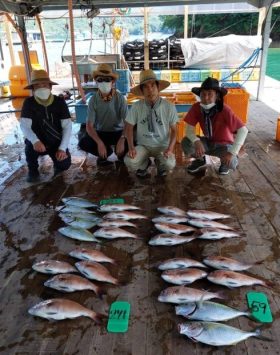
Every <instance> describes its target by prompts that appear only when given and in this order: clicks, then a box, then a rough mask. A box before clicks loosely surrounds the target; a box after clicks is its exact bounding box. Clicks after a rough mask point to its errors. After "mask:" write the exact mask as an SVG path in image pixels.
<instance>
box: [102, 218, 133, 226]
mask: <svg viewBox="0 0 280 355" xmlns="http://www.w3.org/2000/svg"><path fill="white" fill-rule="evenodd" d="M98 227H133V228H136V227H137V226H136V224H134V223H131V222H129V221H126V220H124V219H107V220H106V221H102V222H101V221H100V223H98Z"/></svg>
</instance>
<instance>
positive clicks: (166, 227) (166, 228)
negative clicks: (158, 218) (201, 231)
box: [155, 223, 196, 234]
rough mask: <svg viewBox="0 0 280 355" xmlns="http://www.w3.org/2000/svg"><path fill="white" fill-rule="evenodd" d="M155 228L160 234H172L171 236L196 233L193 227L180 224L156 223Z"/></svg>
mask: <svg viewBox="0 0 280 355" xmlns="http://www.w3.org/2000/svg"><path fill="white" fill-rule="evenodd" d="M155 227H156V229H158V230H159V231H160V232H163V233H173V234H183V233H192V232H194V231H196V229H195V228H193V227H190V226H183V225H181V224H172V223H156V224H155Z"/></svg>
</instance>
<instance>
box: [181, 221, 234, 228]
mask: <svg viewBox="0 0 280 355" xmlns="http://www.w3.org/2000/svg"><path fill="white" fill-rule="evenodd" d="M188 224H190V225H191V226H194V227H198V228H220V229H226V230H233V229H234V228H233V227H231V226H228V225H226V224H223V223H220V222H216V221H212V220H210V219H195V218H194V219H189V220H188Z"/></svg>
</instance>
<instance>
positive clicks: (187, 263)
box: [158, 258, 206, 270]
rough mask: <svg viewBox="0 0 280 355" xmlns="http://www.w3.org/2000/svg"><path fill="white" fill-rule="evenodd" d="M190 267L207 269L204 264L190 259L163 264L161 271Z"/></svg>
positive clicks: (178, 259)
mask: <svg viewBox="0 0 280 355" xmlns="http://www.w3.org/2000/svg"><path fill="white" fill-rule="evenodd" d="M188 267H204V268H205V267H206V266H205V265H204V264H202V263H200V262H199V261H196V260H194V259H189V258H173V259H168V260H165V261H163V262H161V263H160V264H159V265H158V268H159V270H171V269H184V268H188Z"/></svg>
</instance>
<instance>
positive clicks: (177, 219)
mask: <svg viewBox="0 0 280 355" xmlns="http://www.w3.org/2000/svg"><path fill="white" fill-rule="evenodd" d="M152 221H153V222H154V223H174V224H177V223H187V222H188V218H186V217H183V216H175V215H174V216H169V215H167V214H166V215H162V216H158V217H155V218H153V219H152Z"/></svg>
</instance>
